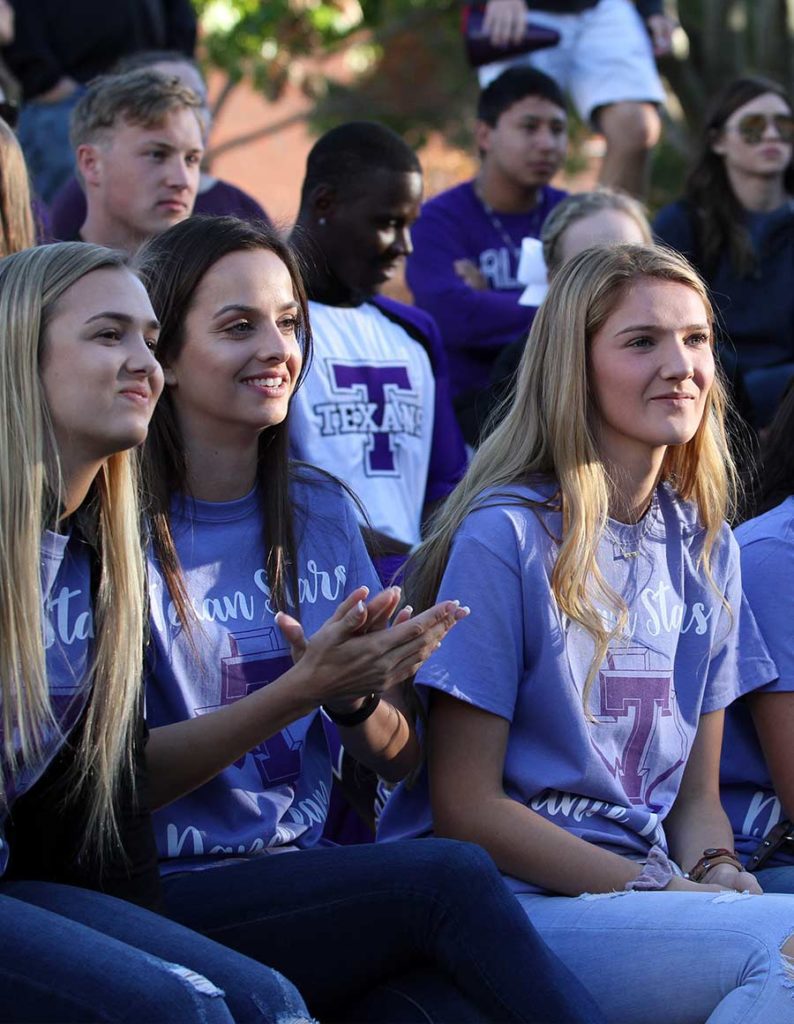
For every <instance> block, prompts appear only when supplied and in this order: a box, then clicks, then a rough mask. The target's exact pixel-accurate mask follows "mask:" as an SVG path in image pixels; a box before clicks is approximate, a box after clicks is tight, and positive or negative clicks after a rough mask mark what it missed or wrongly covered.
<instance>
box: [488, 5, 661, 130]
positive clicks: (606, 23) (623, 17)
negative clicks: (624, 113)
mask: <svg viewBox="0 0 794 1024" xmlns="http://www.w3.org/2000/svg"><path fill="white" fill-rule="evenodd" d="M527 6H528V7H529V13H530V20H531V21H532V22H533V23H535V24H537V25H544V26H546V27H548V28H553V29H556V30H557V32H559V33H560V42H559V43H558V45H557V46H553V47H549V48H548V49H547V50H538V51H536V52H535V53H529V54H527V55H526V56H524V57H519V58H517V59H514V60H507V61H499V62H497V63H494V64H486V65H485V67H483V68H481V69H480V86H481V87H483V88H484V87H485V86H486V85H488V83H489V82H492V81H493V80H494V78H496V77H497V75H500V74H501V73H502V72H503V71H504V70H505V69H506V68H509V67H512V66H514V65H515V64H519V63H525V64H530V65H531V66H532V67H533V68H537V69H538V70H539V71H543V72H545V73H546V74H547V75H548V76H549V77H550V78H553V79H554V81H555V82H557V84H558V85H559V86H560V88H561V89H563V90H565V92H567V93H569V94H570V96H571V98H572V100H573V102H574V104H575V106H576V109H577V110H578V112H579V115H580V117H582V119H583V120H584V121H586V122H591V121H592V118H593V111H595V110H596V109H597V108H598V107H605V106H607V105H608V104H610V103H621V102H625V101H627V100H632V101H634V102H647V103H664V100H665V93H664V86H663V85H662V82H661V79H660V78H659V75H658V73H657V71H656V62H655V60H654V56H653V47H652V46H651V40H650V37H649V35H648V31H647V29H646V28H645V24H644V22H643V20H642V18H641V17H640V15H639V13H638V11H637V8H636V7H635V6H634V4H633V3H631V2H630V0H598V3H597V4H596V5H595V7H592V8H590V9H589V10H586V11H582V13H581V14H550V13H549V12H548V11H538V10H535V8H534V6H533V4H532V0H528V5H527Z"/></svg>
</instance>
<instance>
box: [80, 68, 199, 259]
mask: <svg viewBox="0 0 794 1024" xmlns="http://www.w3.org/2000/svg"><path fill="white" fill-rule="evenodd" d="M202 111H203V105H202V101H201V98H200V97H199V96H197V95H196V93H194V92H193V90H192V89H188V88H187V87H186V86H184V85H182V84H181V82H180V81H179V79H177V78H167V77H166V76H165V75H161V74H160V73H159V72H157V71H149V70H145V69H144V70H141V71H131V72H129V73H128V74H126V75H106V76H103V77H101V78H97V79H94V81H93V82H91V84H90V85H89V86H88V88H87V90H86V92H85V94H84V95H83V96H82V97H81V99H80V101H79V103H78V104H77V106H76V107H75V111H74V116H73V117H72V132H71V134H72V143H73V145H74V150H75V156H76V159H77V166H78V169H79V172H80V176H81V178H82V180H83V183H84V185H85V190H86V204H87V211H86V218H85V221H84V222H83V225H82V227H81V228H80V233H79V240H80V241H84V242H95V243H96V244H98V245H107V246H110V247H111V248H115V249H123V250H125V251H127V252H129V253H133V252H135V251H136V250H137V249H138V248H139V246H140V245H141V244H142V243H143V242H145V241H146V240H147V239H148V238H150V237H151V236H152V235H156V234H159V233H160V232H161V231H165V230H166V228H169V227H171V226H172V225H173V224H177V223H178V222H179V221H181V220H184V219H185V218H186V217H189V216H190V214H191V213H192V212H193V204H194V203H195V201H196V193H197V191H198V184H199V174H200V164H201V157H202V155H203V153H204V141H203V140H204V128H205V126H204V123H203V121H202Z"/></svg>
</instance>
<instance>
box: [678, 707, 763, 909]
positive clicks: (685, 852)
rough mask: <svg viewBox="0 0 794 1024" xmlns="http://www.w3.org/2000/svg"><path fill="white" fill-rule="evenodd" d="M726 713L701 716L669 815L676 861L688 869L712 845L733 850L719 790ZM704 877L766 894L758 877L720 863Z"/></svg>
mask: <svg viewBox="0 0 794 1024" xmlns="http://www.w3.org/2000/svg"><path fill="white" fill-rule="evenodd" d="M724 718H725V713H724V712H723V711H712V712H710V713H709V714H706V715H701V717H700V724H699V725H698V730H697V734H696V735H695V741H694V743H693V744H692V750H691V752H690V755H689V760H688V761H687V763H686V767H685V769H684V774H683V777H682V779H681V787H680V789H679V791H678V796H677V797H676V800H675V803H674V804H673V806H672V808H671V809H670V813H669V814H668V815H667V818H666V819H665V831H666V833H667V837H668V841H669V844H670V853H671V855H672V857H673V859H674V860H675V861H676V862H677V863H678V864H680V865H681V867H682V868H683V869H684V870H685V871H689V870H690V869H691V868H693V867H694V866H695V864H696V863H697V862H698V861H699V860H700V858H701V857H702V856H703V851H704V850H706V849H708V848H709V847H717V848H724V849H727V850H732V849H733V830H732V829H731V824H730V822H729V820H728V816H727V814H726V813H725V811H724V810H723V809H722V804H721V803H720V790H719V769H720V751H721V749H722V727H723V721H724ZM704 881H707V882H710V883H716V884H718V885H724V886H726V887H727V888H729V889H738V890H739V891H740V892H742V891H744V890H745V889H749V890H750V892H761V887H760V886H759V885H758V882H757V881H756V879H755V876H754V875H751V874H749V873H748V872H746V871H739V870H738V869H737V868H735V867H732V866H731V865H730V864H719V865H717V866H716V867H714V868H712V869H711V871H709V872H708V874H706V875H705V876H704Z"/></svg>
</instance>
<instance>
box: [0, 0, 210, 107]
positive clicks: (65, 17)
mask: <svg viewBox="0 0 794 1024" xmlns="http://www.w3.org/2000/svg"><path fill="white" fill-rule="evenodd" d="M11 5H12V7H13V8H14V13H15V16H16V22H15V32H16V35H15V39H14V42H13V43H11V44H10V45H9V46H7V47H5V49H4V55H5V59H6V61H7V63H8V66H9V68H10V69H11V71H12V72H13V74H14V75H15V76H16V77H17V78H18V79H19V81H20V82H21V84H22V93H23V97H24V99H26V100H31V99H35V98H36V96H39V95H41V94H42V93H45V92H47V91H48V90H49V89H51V88H52V87H53V86H54V85H55V84H56V83H57V82H58V81H59V79H61V78H63V77H64V76H68V77H69V78H73V79H75V81H77V82H88V81H89V80H90V79H92V78H94V77H95V76H96V75H99V74H102V73H103V72H105V71H108V70H109V69H110V68H111V67H112V66H113V65H114V64H115V63H116V61H117V60H118V59H119V58H120V57H124V56H125V55H127V54H130V53H135V52H136V51H140V50H179V51H181V52H182V53H184V54H186V55H187V56H192V55H193V49H194V47H195V44H196V15H195V12H194V10H193V5H192V4H191V2H190V0H70V2H69V3H65V2H64V0H11Z"/></svg>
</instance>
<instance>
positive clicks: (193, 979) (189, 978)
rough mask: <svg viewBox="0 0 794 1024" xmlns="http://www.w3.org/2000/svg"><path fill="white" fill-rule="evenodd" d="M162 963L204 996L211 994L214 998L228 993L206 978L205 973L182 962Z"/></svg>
mask: <svg viewBox="0 0 794 1024" xmlns="http://www.w3.org/2000/svg"><path fill="white" fill-rule="evenodd" d="M162 963H163V966H164V967H165V969H166V970H167V971H169V972H170V973H171V974H174V975H176V977H177V978H179V980H180V981H182V982H184V983H185V984H186V985H187V986H188V987H189V988H192V989H193V990H194V991H195V992H199V993H200V994H201V995H203V996H210V997H211V998H213V999H214V998H217V997H220V996H224V995H226V993H225V992H224V991H223V989H222V988H218V986H217V985H213V983H212V982H211V981H210V980H209V978H205V977H204V975H203V974H197V973H196V972H195V971H191V970H190V968H189V967H183V966H182V965H181V964H169V963H168V962H167V961H166V960H163V961H162Z"/></svg>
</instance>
